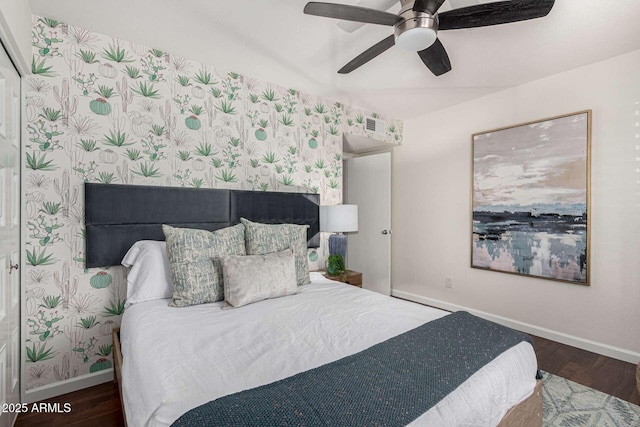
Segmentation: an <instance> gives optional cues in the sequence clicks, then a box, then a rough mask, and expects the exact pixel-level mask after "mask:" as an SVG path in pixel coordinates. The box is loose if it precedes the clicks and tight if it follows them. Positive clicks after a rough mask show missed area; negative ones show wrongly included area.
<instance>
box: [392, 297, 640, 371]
mask: <svg viewBox="0 0 640 427" xmlns="http://www.w3.org/2000/svg"><path fill="white" fill-rule="evenodd" d="M391 295H392V296H394V297H397V298H402V299H406V300H408V301H413V302H417V303H420V304H425V305H430V306H432V307H436V308H440V309H442V310H447V311H460V310H464V311H468V312H469V313H471V314H474V315H476V316H478V317H482V318H483V319H487V320H491V321H492V322H496V323H499V324H501V325H504V326H507V327H509V328H513V329H517V330H519V331H522V332H525V333H527V334H532V335H537V336H539V337H542V338H546V339H549V340H553V341H556V342H559V343H562V344H566V345H570V346H572V347H577V348H581V349H583V350H587V351H590V352H592V353H597V354H601V355H603V356H607V357H611V358H613V359H618V360H622V361H624V362H629V363H633V364H636V363H638V362H640V353H636V352H634V351H631V350H625V349H623V348H619V347H614V346H611V345H608V344H602V343H598V342H595V341H591V340H587V339H584V338H579V337H575V336H573V335H569V334H565V333H563V332H558V331H554V330H551V329H547V328H541V327H539V326H535V325H531V324H529V323H524V322H520V321H518V320H513V319H509V318H507V317H502V316H497V315H495V314H491V313H486V312H484V311H480V310H475V309H473V308H469V307H463V306H461V305H457V304H451V303H448V302H445V301H440V300H436V299H433V298H427V297H423V296H421V295H416V294H413V293H411V292H404V291H398V290H395V289H392V290H391Z"/></svg>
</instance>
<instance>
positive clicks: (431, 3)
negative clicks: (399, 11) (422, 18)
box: [413, 0, 444, 15]
mask: <svg viewBox="0 0 640 427" xmlns="http://www.w3.org/2000/svg"><path fill="white" fill-rule="evenodd" d="M442 3H444V0H416V1H415V3H414V4H413V11H414V12H427V13H429V14H431V15H435V13H436V12H437V11H438V9H440V6H442Z"/></svg>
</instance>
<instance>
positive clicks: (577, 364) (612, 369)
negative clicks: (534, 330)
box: [533, 336, 640, 405]
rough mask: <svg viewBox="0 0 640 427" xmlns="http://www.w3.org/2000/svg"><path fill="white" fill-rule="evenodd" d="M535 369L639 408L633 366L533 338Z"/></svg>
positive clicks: (639, 402)
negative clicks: (536, 364)
mask: <svg viewBox="0 0 640 427" xmlns="http://www.w3.org/2000/svg"><path fill="white" fill-rule="evenodd" d="M533 342H534V347H535V349H536V356H537V358H538V367H539V368H540V369H542V370H543V371H546V372H549V373H551V374H554V375H559V376H561V377H564V378H568V379H570V380H571V381H574V382H577V383H578V384H582V385H586V386H587V387H591V388H595V389H596V390H600V391H602V392H604V393H607V394H610V395H612V396H616V397H619V398H620V399H622V400H626V401H627V402H631V403H634V404H636V405H640V395H639V394H638V388H637V387H636V365H633V364H631V363H627V362H622V361H620V360H617V359H612V358H610V357H606V356H601V355H599V354H596V353H591V352H589V351H585V350H581V349H579V348H575V347H570V346H568V345H564V344H559V343H557V342H555V341H550V340H547V339H544V338H540V337H536V336H533Z"/></svg>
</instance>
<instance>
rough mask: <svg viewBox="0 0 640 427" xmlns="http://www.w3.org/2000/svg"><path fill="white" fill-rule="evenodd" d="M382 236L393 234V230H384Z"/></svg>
mask: <svg viewBox="0 0 640 427" xmlns="http://www.w3.org/2000/svg"><path fill="white" fill-rule="evenodd" d="M382 234H384V235H385V236H386V235H387V234H391V230H382Z"/></svg>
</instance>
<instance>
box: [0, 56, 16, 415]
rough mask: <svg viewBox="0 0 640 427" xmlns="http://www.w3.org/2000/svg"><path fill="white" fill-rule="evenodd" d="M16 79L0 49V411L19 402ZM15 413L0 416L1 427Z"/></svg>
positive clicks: (7, 58) (12, 69)
mask: <svg viewBox="0 0 640 427" xmlns="http://www.w3.org/2000/svg"><path fill="white" fill-rule="evenodd" d="M19 254H20V76H19V75H18V72H17V71H16V70H15V68H14V67H13V64H12V63H11V61H10V60H9V57H8V56H7V53H6V52H5V51H4V49H3V48H2V46H1V45H0V407H1V408H5V409H11V408H10V407H8V408H7V407H6V406H5V404H7V405H11V404H15V403H18V401H19V398H20V381H19V380H20V354H21V352H20V270H19V262H20V256H19ZM15 416H16V412H15V411H11V412H5V410H4V409H3V411H2V412H0V426H2V427H6V426H10V425H12V424H13V421H14V420H15Z"/></svg>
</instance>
